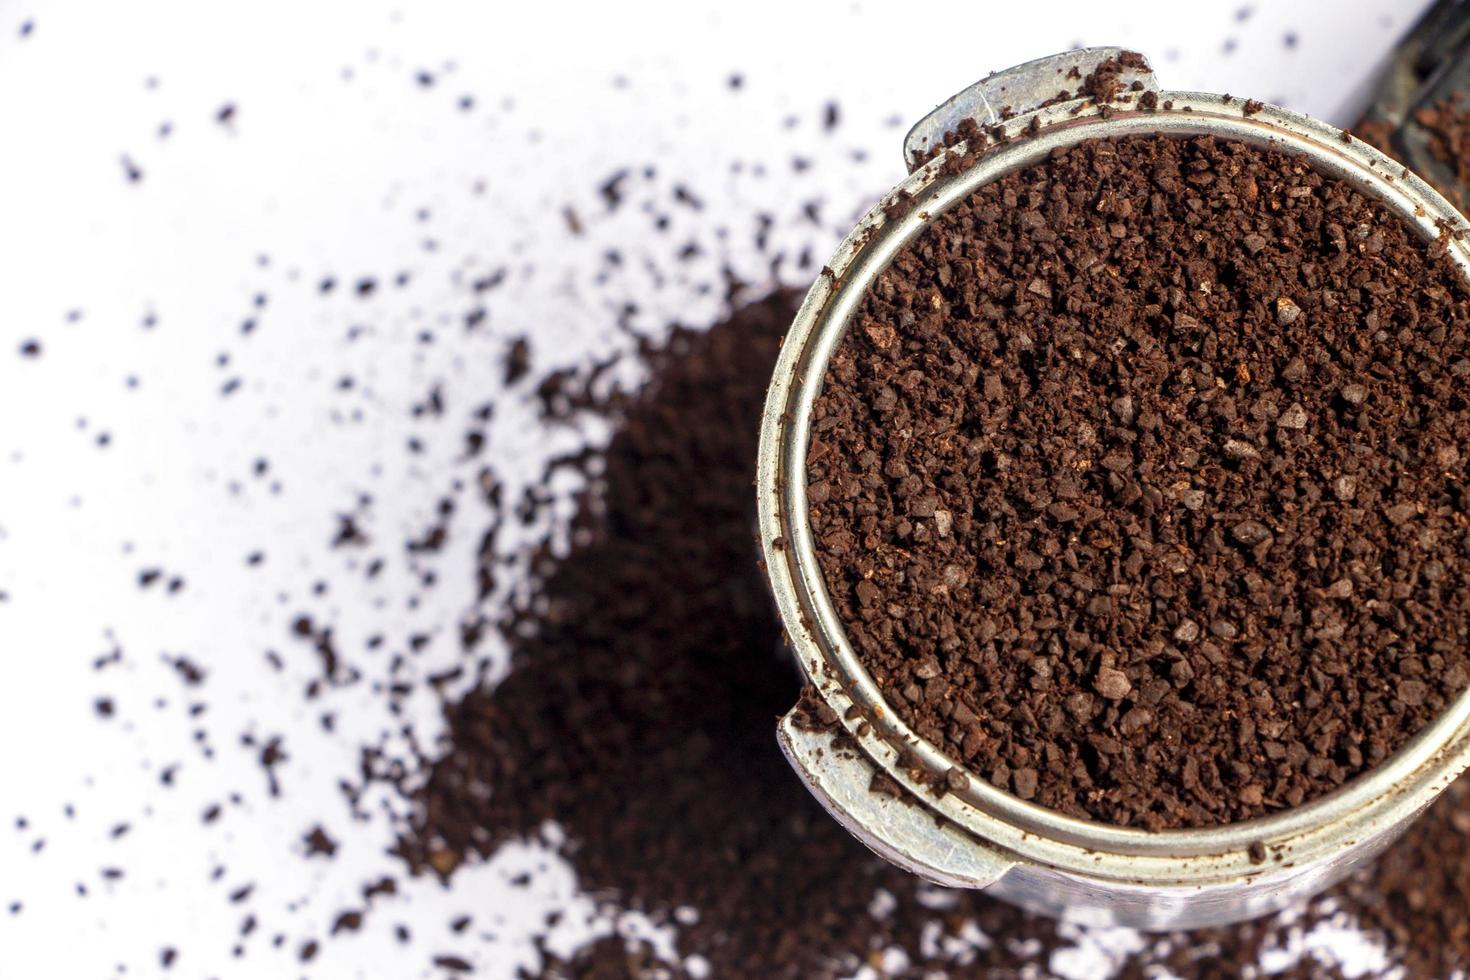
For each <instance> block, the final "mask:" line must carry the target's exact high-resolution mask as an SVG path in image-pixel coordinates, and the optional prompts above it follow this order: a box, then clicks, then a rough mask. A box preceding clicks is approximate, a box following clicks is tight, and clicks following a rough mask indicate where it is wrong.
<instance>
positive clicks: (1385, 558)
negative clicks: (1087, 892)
mask: <svg viewBox="0 0 1470 980" xmlns="http://www.w3.org/2000/svg"><path fill="white" fill-rule="evenodd" d="M1467 317H1470V310H1467V293H1466V290H1465V289H1464V287H1463V285H1462V283H1461V282H1460V281H1459V278H1458V276H1457V275H1456V274H1455V272H1454V271H1453V269H1452V267H1451V266H1450V264H1449V263H1448V261H1447V260H1446V259H1444V258H1443V257H1441V256H1439V255H1438V254H1437V253H1436V252H1435V250H1434V249H1433V248H1431V247H1429V246H1427V245H1425V244H1423V243H1422V242H1420V241H1419V240H1418V239H1416V238H1415V237H1414V235H1413V233H1412V232H1411V230H1410V229H1409V228H1408V227H1407V226H1406V224H1405V223H1403V222H1402V221H1400V220H1399V219H1398V218H1396V217H1395V216H1394V215H1393V214H1391V213H1390V212H1388V211H1387V210H1386V209H1384V208H1382V207H1379V206H1378V205H1376V204H1374V203H1373V202H1371V201H1369V200H1368V199H1366V198H1364V197H1363V196H1361V195H1359V194H1358V193H1356V192H1355V191H1353V190H1352V189H1351V188H1350V187H1348V186H1347V185H1345V184H1343V183H1341V182H1338V181H1335V180H1333V179H1330V178H1328V177H1325V176H1323V175H1321V174H1319V173H1318V172H1316V171H1315V170H1313V169H1312V168H1311V167H1310V166H1309V165H1307V164H1306V163H1305V162H1304V161H1301V160H1299V159H1295V158H1292V157H1289V156H1285V155H1282V154H1280V153H1276V152H1273V151H1267V150H1263V149H1257V148H1253V147H1250V146H1248V145H1246V144H1242V143H1236V142H1228V141H1217V140H1215V139H1213V138H1204V137H1201V138H1192V139H1174V138H1162V137H1153V138H1136V139H1127V140H1119V141H1100V142H1092V143H1088V144H1084V145H1082V146H1079V147H1076V148H1073V149H1071V150H1066V151H1060V152H1058V153H1056V154H1054V155H1053V156H1052V157H1051V158H1049V159H1048V160H1047V161H1046V162H1044V163H1042V164H1039V165H1037V166H1035V167H1033V168H1030V169H1028V170H1026V171H1023V172H1020V173H1017V174H1013V175H1011V176H1008V177H1006V178H1004V179H1002V180H1000V181H998V182H996V183H994V184H992V185H989V186H987V187H985V188H983V189H981V190H980V191H978V192H977V193H976V194H975V195H974V196H972V197H971V198H969V199H968V200H966V201H964V202H962V203H961V204H959V205H958V206H956V207H954V208H953V209H952V210H950V211H949V212H947V213H946V214H945V215H943V216H942V217H941V218H939V219H938V220H937V221H936V222H935V223H934V224H933V225H932V227H931V228H929V229H927V230H926V231H925V232H924V233H923V234H922V235H921V236H920V237H919V238H918V239H917V240H916V241H915V242H914V243H913V244H911V245H910V246H909V247H908V248H907V249H906V250H905V251H904V252H903V253H901V254H900V255H899V257H898V258H897V259H895V261H894V262H893V264H892V266H891V267H890V268H889V269H888V270H887V271H886V272H885V273H884V274H883V275H882V276H881V277H880V278H879V280H878V281H877V282H876V284H875V285H874V287H873V289H872V290H871V291H870V294H869V295H868V297H867V298H866V299H865V301H864V303H863V305H862V307H861V308H860V309H859V311H858V312H857V313H856V314H855V315H854V319H853V327H852V328H851V329H850V330H849V332H848V335H847V338H846V339H845V340H844V342H843V344H842V346H841V348H840V349H839V351H838V353H837V354H836V355H835V356H834V359H833V362H832V364H831V366H830V369H829V372H828V374H827V377H826V385H825V389H824V391H823V393H822V395H821V396H820V398H819V401H818V405H817V412H816V416H815V422H814V426H813V430H814V431H813V436H812V443H811V448H810V453H809V456H808V481H809V489H808V493H809V497H810V503H811V519H812V526H813V530H814V532H815V536H816V540H817V548H818V553H819V557H820V560H821V563H822V567H823V569H824V572H825V574H826V577H827V581H828V585H829V589H830V591H831V593H832V597H833V600H834V602H835V604H836V606H837V608H838V610H839V613H840V615H841V616H842V619H843V621H844V623H845V624H846V626H847V630H848V633H849V636H850V638H851V640H852V642H853V644H854V646H855V648H856V649H857V651H858V653H859V655H860V657H861V658H862V659H863V661H864V663H865V664H866V665H867V667H868V668H869V670H870V671H871V672H872V673H873V676H874V678H875V679H876V680H877V682H878V683H879V685H880V687H881V688H882V690H883V691H884V693H885V695H886V697H887V698H888V699H889V701H890V703H891V704H892V705H893V706H894V707H895V709H896V710H898V711H899V712H900V713H901V715H902V716H903V717H904V718H905V719H906V720H907V721H908V722H909V723H910V724H911V725H913V726H914V728H915V729H916V730H917V731H918V732H919V733H920V734H921V735H922V736H924V737H925V738H927V739H929V740H931V741H932V742H934V743H935V744H937V745H939V746H941V747H942V748H943V749H944V750H945V751H946V752H948V753H949V754H950V755H951V756H953V757H954V758H956V759H959V760H963V762H964V763H965V764H966V765H967V766H968V767H969V768H970V769H971V770H972V771H974V772H977V773H980V774H982V775H983V776H985V777H988V778H989V779H990V780H991V781H992V782H993V783H994V784H995V785H997V786H999V787H1001V788H1003V789H1006V790H1009V791H1010V792H1013V793H1015V794H1017V795H1018V796H1021V797H1022V798H1025V799H1030V800H1034V801H1035V802H1037V803H1040V804H1042V805H1045V806H1048V807H1051V808H1054V809H1057V810H1060V811H1062V812H1065V813H1067V814H1071V815H1076V816H1086V817H1091V818H1093V819H1097V820H1101V821H1106V822H1109V823H1113V824H1119V825H1137V826H1143V827H1148V828H1152V829H1161V828H1172V827H1185V826H1203V825H1209V824H1216V823H1223V822H1228V821H1235V820H1242V819H1246V818H1249V817H1255V816H1260V815H1263V814H1266V813H1270V812H1273V811H1277V810H1280V809H1283V808H1286V807H1289V806H1295V805H1298V804H1300V803H1302V802H1304V801H1306V800H1309V799H1312V798H1314V797H1316V796H1318V795H1320V794H1322V793H1324V792H1327V791H1329V790H1331V789H1333V788H1335V787H1337V786H1339V785H1341V784H1342V783H1344V782H1345V781H1346V780H1348V779H1350V778H1352V777H1353V776H1356V775H1358V774H1359V773H1361V772H1363V771H1365V770H1367V769H1368V768H1370V767H1372V766H1373V765H1374V764H1376V763H1378V762H1380V761H1382V760H1383V759H1384V758H1385V757H1387V756H1388V755H1389V754H1390V753H1391V752H1393V751H1394V750H1395V749H1396V748H1398V747H1399V746H1400V745H1401V744H1402V743H1403V742H1404V741H1405V740H1406V739H1407V738H1408V737H1410V736H1411V735H1413V734H1414V733H1415V732H1417V731H1418V730H1419V729H1420V728H1422V727H1423V726H1424V725H1425V723H1427V722H1428V721H1430V720H1431V719H1433V718H1434V717H1435V716H1436V715H1437V713H1439V712H1440V711H1441V710H1442V709H1443V708H1444V707H1445V705H1446V704H1447V703H1448V702H1449V700H1450V699H1451V698H1452V697H1453V696H1454V695H1455V694H1457V693H1458V692H1459V691H1460V690H1461V689H1462V688H1463V687H1464V686H1465V684H1466V682H1467V680H1470V662H1467V658H1466V654H1465V642H1466V627H1465V622H1466V616H1467V609H1466V607H1465V600H1464V598H1463V596H1464V589H1465V586H1466V583H1467V579H1470V570H1467V566H1466V563H1465V561H1464V554H1465V548H1466V547H1467V541H1466V537H1465V527H1466V519H1465V500H1464V497H1463V493H1464V491H1463V466H1464V463H1463V460H1462V457H1461V451H1460V448H1459V447H1460V445H1461V444H1463V442H1464V441H1465V439H1466V438H1467V436H1470V412H1467V403H1466V401H1465V398H1464V396H1463V394H1462V384H1461V381H1460V379H1461V378H1462V377H1463V376H1464V375H1465V374H1466V372H1467V371H1470V358H1467V346H1470V344H1467V331H1466V323H1467Z"/></svg>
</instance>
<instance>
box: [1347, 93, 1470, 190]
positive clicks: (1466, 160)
mask: <svg viewBox="0 0 1470 980" xmlns="http://www.w3.org/2000/svg"><path fill="white" fill-rule="evenodd" d="M1414 122H1415V123H1417V124H1418V125H1419V126H1420V127H1421V128H1422V129H1423V130H1424V132H1425V133H1426V134H1427V136H1428V141H1427V143H1426V147H1427V148H1428V150H1429V154H1430V156H1432V157H1434V159H1436V160H1438V161H1439V162H1440V163H1442V164H1444V166H1445V167H1446V168H1447V169H1448V171H1449V174H1450V175H1452V176H1453V177H1454V182H1449V181H1444V180H1436V179H1434V177H1435V175H1434V174H1432V173H1423V174H1420V176H1421V177H1423V178H1424V179H1426V180H1427V181H1429V183H1430V184H1431V185H1433V187H1434V189H1435V190H1437V191H1439V192H1440V193H1441V194H1443V195H1444V197H1445V199H1446V200H1448V201H1449V202H1450V203H1451V204H1453V205H1454V206H1455V207H1457V208H1459V209H1460V211H1462V212H1463V211H1465V210H1466V205H1467V201H1466V197H1465V188H1467V187H1470V111H1466V109H1465V106H1464V100H1463V99H1462V98H1461V97H1460V96H1459V95H1458V94H1456V95H1453V96H1451V97H1450V98H1447V99H1445V100H1443V101H1441V102H1437V103H1435V104H1433V105H1429V106H1423V107H1421V108H1419V109H1416V110H1414ZM1353 132H1354V133H1355V134H1356V135H1357V136H1358V138H1359V139H1361V140H1362V141H1363V142H1365V143H1369V144H1371V145H1373V146H1375V147H1377V148H1378V149H1379V150H1381V151H1383V152H1384V153H1387V154H1388V155H1389V156H1391V157H1393V158H1394V159H1400V158H1401V156H1402V154H1401V152H1400V150H1399V147H1398V146H1397V145H1395V143H1394V132H1393V130H1392V129H1391V128H1390V127H1389V126H1388V124H1387V123H1385V122H1382V121H1381V120H1371V121H1365V122H1363V123H1362V124H1360V125H1359V126H1357V127H1356V128H1355V129H1354V130H1353Z"/></svg>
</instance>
